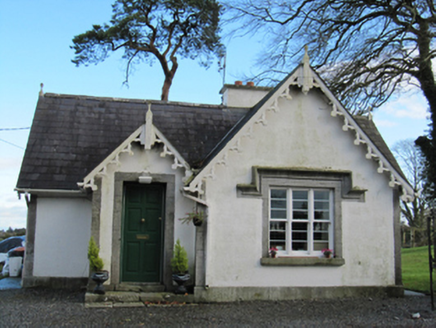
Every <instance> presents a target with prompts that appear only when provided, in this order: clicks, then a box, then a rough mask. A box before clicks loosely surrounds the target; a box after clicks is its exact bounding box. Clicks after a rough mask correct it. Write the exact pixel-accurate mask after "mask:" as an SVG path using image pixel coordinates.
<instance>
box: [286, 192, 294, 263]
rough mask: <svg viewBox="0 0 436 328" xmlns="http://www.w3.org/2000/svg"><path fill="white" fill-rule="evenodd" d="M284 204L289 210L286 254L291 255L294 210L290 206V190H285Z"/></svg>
mask: <svg viewBox="0 0 436 328" xmlns="http://www.w3.org/2000/svg"><path fill="white" fill-rule="evenodd" d="M286 204H287V206H288V208H289V210H288V212H287V217H286V219H287V223H286V236H287V238H286V250H287V251H286V253H287V254H288V255H289V254H291V253H292V213H293V212H292V211H293V210H294V209H293V206H292V189H288V190H287V195H286Z"/></svg>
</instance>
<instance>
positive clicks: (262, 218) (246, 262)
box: [195, 91, 402, 301]
mask: <svg viewBox="0 0 436 328" xmlns="http://www.w3.org/2000/svg"><path fill="white" fill-rule="evenodd" d="M312 94H313V92H311V93H309V95H307V96H305V95H304V94H303V93H301V92H299V91H297V92H294V93H292V98H293V99H292V100H285V99H281V100H280V111H278V112H274V111H269V112H267V115H266V124H255V125H254V127H253V130H252V131H251V134H250V135H249V136H246V137H244V138H242V139H241V142H240V144H239V145H238V147H237V148H236V149H235V148H233V151H232V150H230V151H228V150H226V148H224V149H223V150H222V153H224V152H226V151H227V157H226V162H225V163H222V165H215V169H214V172H213V176H209V177H208V178H207V179H205V182H204V184H205V191H206V194H205V200H206V201H207V203H208V205H209V209H208V210H209V216H208V222H207V226H208V229H207V230H208V236H207V249H206V253H207V258H206V268H205V288H201V287H198V288H196V290H195V292H196V295H197V296H198V298H203V299H206V300H214V301H231V300H244V299H247V300H249V299H250V300H252V299H290V298H311V297H335V296H336V297H338V296H349V295H356V294H365V293H368V294H371V293H372V294H373V293H377V292H380V293H382V294H390V295H401V293H402V289H401V276H400V271H399V270H400V259H399V254H398V250H397V251H396V249H395V247H394V234H395V233H397V232H398V226H399V211H398V209H397V208H398V201H395V199H398V192H397V190H395V189H392V188H390V187H389V186H388V182H389V180H388V177H387V176H385V175H383V174H379V173H377V165H376V163H375V162H374V161H371V160H367V159H365V151H366V148H364V147H359V146H355V145H354V144H353V140H354V138H355V136H354V134H352V133H350V132H344V131H343V130H342V124H341V123H342V122H340V121H339V120H338V119H337V118H335V117H332V116H331V115H330V110H328V104H327V103H325V102H324V101H323V100H322V98H321V97H313V96H311V95H312ZM222 156H223V154H219V155H218V156H217V157H222ZM253 167H262V168H264V169H265V171H271V172H274V169H278V170H277V171H278V173H277V172H276V176H275V177H274V174H273V178H276V180H277V181H276V182H275V183H280V185H286V184H287V180H286V176H287V175H288V176H292V178H293V181H294V182H295V181H299V183H300V186H304V185H305V184H306V185H307V184H309V185H310V186H315V185H316V184H317V179H316V177H317V176H318V177H319V176H323V175H324V174H327V175H328V174H336V175H338V176H343V177H346V176H347V175H348V176H349V178H351V179H352V188H354V189H356V190H361V191H362V192H361V193H360V195H357V196H356V197H344V198H342V197H341V196H340V195H341V193H339V194H338V193H335V198H340V199H335V201H336V203H337V205H336V206H335V210H336V211H338V212H339V213H335V220H336V222H335V224H336V225H337V226H336V227H335V238H336V242H337V244H336V243H335V248H336V249H335V252H336V253H337V254H338V257H339V259H337V261H336V264H335V265H323V264H322V261H317V260H316V259H315V260H310V259H309V260H307V259H299V260H298V259H297V260H295V259H294V260H293V259H285V258H279V259H275V260H278V261H275V262H274V261H271V260H272V259H266V257H267V251H268V243H267V239H268V186H265V185H262V186H260V189H261V190H260V192H259V194H258V195H252V196H250V195H244V194H243V193H241V192H239V191H238V187H237V185H250V184H252V183H253V178H252V174H253V170H252V169H253ZM299 175H301V176H299ZM311 175H313V176H314V177H311ZM308 177H309V178H308ZM262 182H263V183H266V182H267V181H266V180H262V181H261V183H262ZM261 183H259V184H261ZM273 185H274V183H273ZM289 186H292V184H291V182H289ZM365 190H366V191H365ZM363 191H365V192H363ZM393 200H394V201H393ZM338 202H339V203H338ZM394 218H395V220H394ZM394 221H395V222H394ZM335 260H336V259H335ZM298 261H300V262H298ZM274 263H275V264H274ZM298 263H300V264H304V265H301V266H299V265H298ZM279 264H280V265H279Z"/></svg>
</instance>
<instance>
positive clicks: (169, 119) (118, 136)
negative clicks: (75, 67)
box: [17, 94, 246, 190]
mask: <svg viewBox="0 0 436 328" xmlns="http://www.w3.org/2000/svg"><path fill="white" fill-rule="evenodd" d="M148 102H151V104H152V105H151V106H152V107H151V108H152V112H153V123H154V125H155V126H156V127H157V128H158V129H159V130H160V131H161V132H162V133H163V134H164V135H165V137H166V138H167V139H168V141H169V142H170V143H171V144H172V145H173V146H174V147H176V149H177V150H178V152H179V153H180V154H181V155H182V156H183V158H184V159H185V160H186V161H187V162H188V163H189V164H190V165H191V167H196V166H198V165H200V163H201V160H202V159H203V158H205V157H206V155H207V154H208V153H209V152H210V151H211V150H212V149H213V147H215V145H216V144H217V143H218V142H219V141H220V140H221V139H222V138H223V137H224V136H225V135H226V133H227V132H228V130H230V128H231V127H232V126H234V125H235V124H236V123H237V122H238V121H239V120H240V119H241V117H242V116H243V115H244V114H245V113H246V110H238V109H232V110H229V109H225V108H223V107H222V106H211V105H193V104H183V103H165V102H158V101H146V100H135V99H129V100H128V99H116V98H98V97H88V96H74V95H57V94H45V95H44V96H43V97H40V98H39V100H38V104H37V107H36V111H35V116H34V119H33V124H32V128H31V130H30V134H29V140H28V144H27V148H26V152H25V155H24V159H23V162H22V166H21V172H20V175H19V178H18V182H17V188H18V189H61V190H77V189H78V186H77V182H80V181H82V180H83V178H84V177H85V176H86V175H87V174H88V173H89V172H90V171H92V170H93V169H94V168H95V167H96V166H97V165H98V164H100V163H101V162H102V161H103V160H104V159H105V158H106V157H107V156H108V155H109V154H110V153H111V152H112V151H113V150H114V149H115V148H116V147H118V146H119V145H120V144H121V143H122V142H123V141H124V140H125V139H127V138H128V137H129V136H130V135H131V134H132V133H133V132H134V131H135V130H136V129H137V128H138V127H140V126H141V125H142V124H144V122H145V114H146V111H147V109H148Z"/></svg>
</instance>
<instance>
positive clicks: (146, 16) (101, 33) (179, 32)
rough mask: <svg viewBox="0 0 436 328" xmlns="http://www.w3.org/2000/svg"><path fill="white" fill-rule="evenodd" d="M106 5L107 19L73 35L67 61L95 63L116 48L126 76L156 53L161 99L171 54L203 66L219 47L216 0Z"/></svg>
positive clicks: (172, 70)
mask: <svg viewBox="0 0 436 328" xmlns="http://www.w3.org/2000/svg"><path fill="white" fill-rule="evenodd" d="M112 7H113V15H112V19H111V21H110V24H104V25H102V26H101V25H94V26H93V27H92V29H91V30H89V31H87V32H85V33H82V34H79V35H77V36H75V37H74V39H73V43H74V46H72V47H71V48H73V49H74V50H75V57H74V60H72V62H73V63H75V64H76V65H81V64H84V65H88V64H90V63H94V64H97V63H99V62H101V61H104V60H105V59H106V58H107V57H108V56H109V54H110V53H111V52H115V51H117V50H120V49H122V50H124V55H123V59H125V60H126V61H127V66H126V82H127V81H128V78H129V73H130V70H131V67H132V65H134V64H138V63H141V62H143V61H146V62H149V63H153V59H157V60H158V62H159V64H160V65H161V67H162V70H163V73H164V75H165V80H164V84H163V87H162V95H161V100H165V101H167V100H168V94H169V90H170V87H171V84H172V82H173V78H174V75H175V74H176V71H177V68H178V66H179V64H178V61H177V55H179V56H181V57H183V58H191V59H197V60H200V61H201V63H202V64H203V65H204V66H206V67H207V66H209V65H210V63H211V60H212V57H213V55H216V56H220V55H221V53H222V51H223V46H222V44H221V43H220V37H219V35H218V33H219V31H220V29H219V19H220V10H221V6H220V5H219V4H218V2H217V1H216V0H116V2H115V4H114V5H113V6H112Z"/></svg>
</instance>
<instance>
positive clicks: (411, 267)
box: [401, 246, 436, 293]
mask: <svg viewBox="0 0 436 328" xmlns="http://www.w3.org/2000/svg"><path fill="white" fill-rule="evenodd" d="M401 263H402V272H403V285H404V288H405V289H409V290H414V291H417V292H423V293H430V273H429V264H428V247H427V246H423V247H415V248H403V249H402V251H401ZM433 276H436V271H435V270H433ZM433 290H436V279H433Z"/></svg>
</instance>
